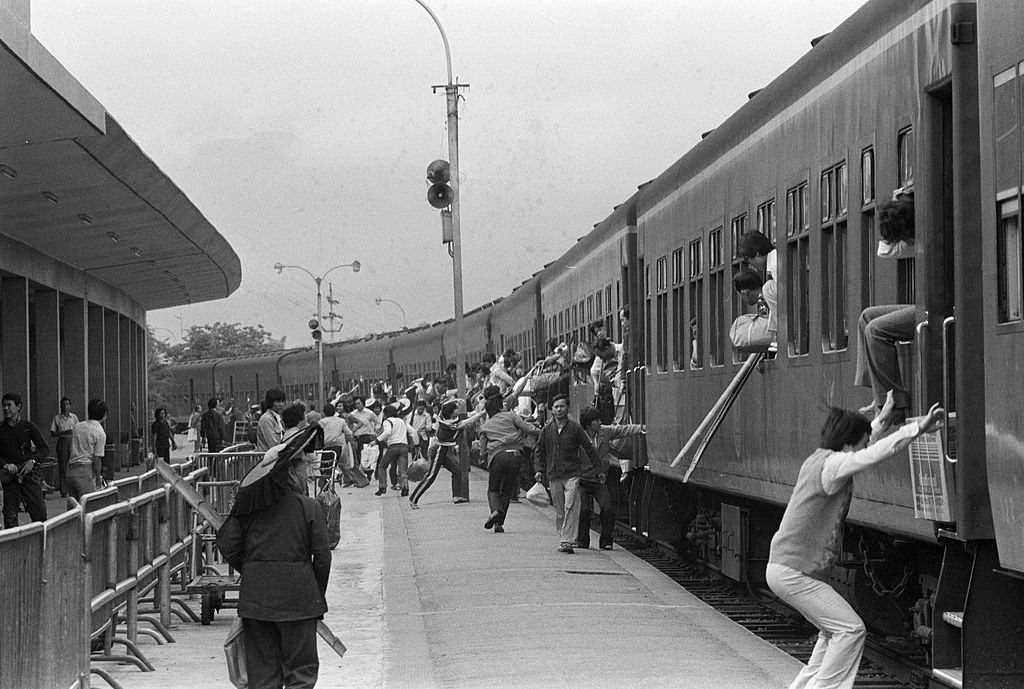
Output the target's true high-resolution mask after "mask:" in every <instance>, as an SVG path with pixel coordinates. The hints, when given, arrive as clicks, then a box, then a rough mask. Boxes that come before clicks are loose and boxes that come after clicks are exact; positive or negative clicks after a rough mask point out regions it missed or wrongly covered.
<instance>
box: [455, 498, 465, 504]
mask: <svg viewBox="0 0 1024 689" xmlns="http://www.w3.org/2000/svg"><path fill="white" fill-rule="evenodd" d="M452 502H454V503H455V504H456V505H460V504H462V503H464V502H469V498H452Z"/></svg>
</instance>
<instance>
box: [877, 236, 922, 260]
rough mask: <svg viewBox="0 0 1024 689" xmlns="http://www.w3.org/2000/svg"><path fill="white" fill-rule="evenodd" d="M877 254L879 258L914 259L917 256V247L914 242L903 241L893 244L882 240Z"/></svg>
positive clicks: (879, 242)
mask: <svg viewBox="0 0 1024 689" xmlns="http://www.w3.org/2000/svg"><path fill="white" fill-rule="evenodd" d="M876 253H877V254H878V257H879V258H914V257H915V256H916V255H917V247H916V245H915V244H914V242H906V241H904V240H902V239H901V240H900V241H898V242H893V243H890V242H887V241H885V240H884V239H880V240H878V251H877V252H876Z"/></svg>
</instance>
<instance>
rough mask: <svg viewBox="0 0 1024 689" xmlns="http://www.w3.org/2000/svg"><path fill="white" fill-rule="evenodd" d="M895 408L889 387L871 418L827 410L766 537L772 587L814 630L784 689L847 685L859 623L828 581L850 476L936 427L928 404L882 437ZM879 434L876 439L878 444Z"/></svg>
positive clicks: (858, 649)
mask: <svg viewBox="0 0 1024 689" xmlns="http://www.w3.org/2000/svg"><path fill="white" fill-rule="evenodd" d="M893 407H894V399H893V395H892V393H891V392H890V393H889V395H888V397H887V399H886V401H885V404H884V405H883V407H882V409H881V411H880V412H879V414H878V415H877V416H876V417H875V420H874V421H868V419H867V417H865V416H864V415H863V414H860V413H859V412H855V411H850V410H847V409H836V408H833V409H832V410H831V411H829V414H828V417H827V418H826V419H825V425H824V426H823V427H822V429H821V445H820V447H819V448H818V449H817V450H815V451H814V453H813V454H811V456H810V457H808V458H807V459H806V460H804V463H803V466H801V467H800V473H799V475H798V476H797V479H796V486H794V488H793V495H792V497H791V498H790V499H789V504H788V505H787V506H786V512H785V514H783V516H782V523H781V524H779V530H778V532H777V533H776V534H775V536H774V537H773V538H772V543H771V550H770V552H769V555H768V568H767V571H766V574H765V578H766V580H767V582H768V586H769V587H771V590H772V591H773V592H774V593H775V594H776V595H777V596H778V597H779V598H781V599H782V600H783V601H784V602H785V603H787V604H788V605H790V606H792V607H793V608H794V609H796V610H797V611H798V612H800V614H802V615H803V616H804V617H806V618H807V620H808V621H809V622H811V623H812V624H813V625H814V626H815V627H817V628H818V630H819V633H818V641H817V643H816V644H815V645H814V651H813V652H812V653H811V657H810V659H809V660H808V661H807V666H806V667H804V668H803V670H801V671H800V674H798V675H797V677H796V679H794V680H793V683H792V684H790V689H803V688H804V687H815V688H816V689H850V688H851V687H853V682H854V679H856V676H857V666H858V665H860V657H861V653H862V651H863V650H864V638H865V634H866V632H865V629H864V623H863V621H862V620H861V619H860V617H858V616H857V613H856V612H854V610H853V608H852V607H850V604H849V603H847V602H846V600H845V599H843V597H842V596H840V595H839V594H838V593H836V591H835V590H834V589H833V588H832V587H831V586H830V585H829V584H828V583H827V582H828V574H829V570H830V569H831V567H832V565H833V564H834V563H835V561H836V559H837V558H838V557H839V554H840V552H841V551H842V547H843V522H844V521H845V520H846V514H847V512H848V511H849V509H850V500H851V499H852V497H853V477H854V476H855V475H856V474H858V473H859V472H861V471H864V470H865V469H869V468H870V467H872V466H873V465H875V464H878V463H880V462H882V461H884V460H886V459H889V458H890V457H893V456H895V455H897V454H899V453H900V452H901V451H902V450H904V449H905V448H906V447H907V446H908V445H910V442H911V441H912V440H913V439H914V438H916V437H917V436H919V435H921V434H922V433H930V432H932V431H935V430H937V429H938V428H939V427H940V426H941V420H942V418H943V411H942V409H941V408H939V405H937V404H936V405H934V406H933V407H932V408H931V409H930V410H929V412H928V415H927V416H925V417H924V418H921V419H917V420H912V421H911V422H909V423H906V424H904V425H903V426H902V427H900V428H898V429H897V430H895V431H893V432H892V433H890V434H889V435H887V436H886V437H884V438H882V439H880V440H878V437H879V436H880V435H881V434H882V433H883V432H884V431H885V430H886V429H888V428H889V427H890V425H891V424H890V418H891V416H892V412H893ZM876 440H877V442H876Z"/></svg>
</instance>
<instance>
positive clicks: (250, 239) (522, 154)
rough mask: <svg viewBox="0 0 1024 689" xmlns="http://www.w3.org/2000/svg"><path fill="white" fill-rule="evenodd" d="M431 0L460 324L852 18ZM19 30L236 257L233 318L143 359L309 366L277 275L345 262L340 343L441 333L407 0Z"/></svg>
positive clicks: (186, 2) (421, 84) (666, 1)
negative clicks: (271, 356)
mask: <svg viewBox="0 0 1024 689" xmlns="http://www.w3.org/2000/svg"><path fill="white" fill-rule="evenodd" d="M426 1H427V3H428V4H429V6H430V7H431V9H432V10H433V11H434V13H435V14H436V15H437V17H438V19H439V20H440V22H441V24H442V26H443V27H444V30H445V33H446V34H447V37H448V42H449V45H450V48H451V59H452V70H453V75H454V76H455V77H456V79H457V81H459V82H460V83H465V84H469V88H467V89H463V90H462V94H463V98H464V100H462V101H460V105H459V108H460V111H459V115H460V119H459V164H460V183H461V188H460V200H461V233H462V251H463V285H464V295H465V297H464V298H465V306H466V310H467V311H468V310H471V309H473V308H475V307H476V306H479V305H481V304H483V303H486V302H489V301H491V300H492V299H496V298H499V297H502V296H506V295H508V294H509V293H511V291H512V289H513V288H514V287H516V286H517V285H519V284H520V283H521V282H522V281H523V280H525V279H526V278H528V277H529V276H530V275H532V274H533V273H534V272H536V271H537V270H539V269H540V268H541V267H542V266H543V265H544V264H545V263H548V262H550V261H552V260H553V259H555V258H557V257H558V256H560V255H561V254H562V253H564V252H565V251H566V250H568V249H569V248H570V247H571V246H572V244H573V243H574V242H575V241H576V239H577V238H578V237H580V236H582V235H584V234H586V233H587V232H589V231H590V230H591V229H592V228H593V225H594V224H595V223H597V222H600V221H601V220H603V219H604V218H606V217H607V216H608V215H609V214H610V213H611V212H612V208H613V207H614V206H615V205H617V204H619V203H621V202H622V201H624V200H626V199H628V198H629V197H630V196H631V195H632V194H633V192H634V191H636V188H637V186H638V185H640V184H642V183H644V182H646V181H648V180H650V179H652V178H654V177H657V176H658V175H659V174H660V173H661V172H662V171H664V170H665V169H666V168H668V167H669V166H670V165H671V164H672V163H674V162H675V161H676V160H678V159H679V158H680V157H681V156H682V155H683V154H685V153H686V152H687V151H688V150H689V149H690V148H692V147H693V146H694V145H696V144H697V143H698V142H699V141H700V135H701V133H702V132H704V131H707V130H709V129H713V128H714V127H716V126H717V125H718V124H720V123H721V122H722V121H724V120H725V119H726V118H728V116H729V115H730V114H732V113H733V112H735V111H736V110H737V109H738V108H739V107H740V106H742V105H743V103H745V102H746V100H747V94H748V93H750V92H752V91H755V90H757V89H759V88H762V87H764V86H765V85H767V84H768V83H769V82H770V81H771V80H772V79H774V78H775V77H776V76H778V75H779V74H780V73H782V72H783V71H784V70H785V69H786V68H787V67H788V66H789V65H791V64H793V63H794V62H795V61H796V60H797V59H799V58H800V56H802V55H803V54H804V53H806V52H807V51H808V50H809V49H810V40H811V39H812V38H814V37H816V36H819V35H821V34H825V33H828V32H829V31H831V30H832V29H833V28H835V27H836V26H838V25H839V24H840V23H842V21H843V20H845V19H846V18H847V17H849V16H850V15H851V14H853V12H855V11H856V10H857V9H858V8H859V7H860V5H861V4H862V2H861V1H860V0H827V1H826V2H822V1H821V0H771V1H767V0H743V1H728V0H701V1H700V2H697V1H694V0H647V1H645V0H588V1H582V0H426ZM32 32H33V34H34V35H35V36H36V37H37V38H38V39H39V40H40V41H41V42H42V44H43V45H44V46H45V47H46V48H47V49H48V50H49V51H50V52H51V53H53V55H54V56H55V57H56V58H57V59H58V60H60V62H61V63H62V64H63V65H64V66H65V68H67V69H68V70H69V71H70V72H71V74H73V75H74V76H75V77H76V78H77V79H78V80H79V81H80V82H81V83H82V84H83V85H84V86H85V88H86V89H87V90H88V91H90V92H91V93H92V94H93V95H94V96H95V97H96V98H97V99H98V100H99V101H100V102H101V103H102V104H103V105H104V107H105V108H106V109H107V111H108V112H109V113H110V114H111V115H112V116H113V117H114V118H115V119H116V120H117V121H118V122H119V123H120V124H121V125H122V126H123V127H124V129H125V131H126V132H127V133H128V135H129V136H131V137H132V138H133V139H134V140H135V141H136V142H137V143H138V144H139V146H140V148H141V149H142V151H143V152H144V153H146V154H147V155H148V156H149V157H150V158H151V159H153V160H154V161H155V162H156V164H157V165H158V166H159V167H160V169H161V170H163V172H164V173H165V174H166V175H167V176H168V177H169V178H170V179H171V180H172V181H173V182H174V183H175V184H176V185H177V186H178V187H179V188H181V189H182V190H183V191H184V192H185V193H186V194H187V195H188V196H189V198H190V199H191V200H192V202H193V203H194V204H195V205H196V207H197V208H199V210H200V211H201V212H202V213H203V214H204V215H205V217H206V218H207V219H208V220H209V221H210V222H211V223H212V224H213V226H214V227H215V228H217V230H218V231H219V232H220V233H221V234H222V235H223V236H224V237H225V238H226V239H227V240H228V241H229V242H230V244H231V246H232V247H233V248H234V250H235V252H236V253H237V254H238V256H239V258H240V259H241V264H242V283H241V286H240V287H239V289H238V290H237V291H236V292H235V293H234V294H232V295H231V296H230V297H228V298H226V299H221V300H218V301H214V302H207V303H204V304H195V305H187V306H182V307H176V308H170V309H161V310H158V311H151V312H149V314H148V320H149V323H150V325H151V326H153V328H154V332H155V334H156V336H157V337H158V338H160V339H164V340H166V341H167V342H169V343H171V344H175V343H177V342H178V341H179V339H180V336H181V331H182V330H184V331H186V332H187V330H188V328H189V327H190V326H192V325H202V324H207V323H213V322H215V321H224V322H239V323H242V324H245V325H256V324H260V325H262V326H263V327H265V328H266V329H267V330H269V331H270V332H271V333H272V334H273V335H274V336H275V337H281V336H286V338H287V341H286V343H287V346H290V347H297V346H307V345H308V344H310V343H311V338H310V336H309V330H308V328H307V325H306V323H307V321H308V320H309V318H310V317H311V316H312V315H313V314H315V312H316V285H315V282H314V280H313V279H312V277H311V276H310V275H307V274H305V273H303V272H302V271H300V270H295V269H286V270H285V271H284V272H283V273H282V274H280V275H278V274H276V273H275V271H274V264H275V263H278V262H280V263H283V264H285V265H298V266H301V267H303V268H305V269H307V270H308V271H309V272H310V273H312V274H313V275H323V274H324V273H325V271H328V270H329V269H330V268H332V267H333V266H336V265H339V264H344V263H350V262H352V261H353V260H358V261H359V262H360V263H361V265H362V269H361V270H360V272H358V273H353V272H352V271H351V270H350V269H348V268H339V269H337V270H334V271H332V272H331V273H330V274H329V275H328V276H327V277H326V279H325V280H324V292H325V302H324V312H325V313H326V312H327V311H328V308H327V304H326V292H327V288H328V283H329V284H330V287H331V288H332V289H333V295H334V298H335V299H336V300H338V302H339V303H338V305H337V306H336V307H335V311H336V312H337V313H338V314H340V315H341V316H342V319H341V320H338V321H335V324H334V327H335V328H337V327H339V325H342V324H343V327H342V329H341V331H340V332H339V333H338V334H336V335H335V336H334V337H335V338H336V339H338V340H341V339H348V338H352V337H358V336H362V335H365V334H367V333H371V332H383V331H388V330H395V329H398V328H401V327H402V326H403V325H404V324H406V323H407V324H408V325H409V326H414V325H417V324H420V323H424V322H434V321H438V320H443V319H446V318H450V317H452V315H453V313H454V306H453V296H452V295H453V290H452V262H451V259H450V258H449V256H448V253H447V250H446V248H445V246H444V245H443V244H442V243H441V220H440V216H439V212H438V211H437V210H435V209H433V208H431V207H430V206H429V205H428V204H427V201H426V191H427V182H426V180H425V173H426V167H427V165H428V163H430V162H431V161H432V160H434V159H437V158H447V132H446V109H445V97H444V95H443V91H439V92H438V93H436V94H435V93H432V90H431V86H433V85H438V84H444V83H445V82H446V81H447V68H446V64H445V58H444V46H443V43H442V40H441V35H440V33H439V32H438V29H437V27H436V25H435V24H434V22H433V20H432V19H431V18H430V16H429V14H427V12H426V11H425V10H424V9H423V8H422V7H421V6H420V5H419V4H417V2H415V0H334V1H332V2H328V1H326V0H321V1H320V2H311V1H307V0H289V1H287V2H286V1H284V0H260V1H259V2H258V3H257V2H254V1H253V0H246V1H244V2H243V1H239V0H222V1H221V0H177V1H175V2H167V1H166V0H33V2H32ZM376 298H381V299H383V300H384V301H382V302H381V303H380V304H379V305H378V304H376V303H375V300H376ZM387 300H391V301H394V302H398V304H400V305H401V308H402V309H404V311H405V314H406V315H407V321H406V320H403V315H402V312H401V310H400V309H399V307H398V306H395V305H394V304H393V303H391V301H387ZM329 337H330V336H328V338H329Z"/></svg>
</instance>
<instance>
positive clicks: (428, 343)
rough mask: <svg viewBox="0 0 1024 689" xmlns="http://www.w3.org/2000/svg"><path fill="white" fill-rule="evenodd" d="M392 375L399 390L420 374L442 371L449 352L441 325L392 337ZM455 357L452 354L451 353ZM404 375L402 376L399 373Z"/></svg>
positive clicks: (407, 331) (427, 374)
mask: <svg viewBox="0 0 1024 689" xmlns="http://www.w3.org/2000/svg"><path fill="white" fill-rule="evenodd" d="M390 350H391V365H392V371H393V373H392V375H394V376H395V378H396V379H397V384H398V388H399V389H404V388H405V387H407V386H408V385H409V382H410V381H412V380H413V379H415V378H418V377H420V376H425V375H426V376H433V375H437V374H440V373H441V372H442V371H443V370H444V366H445V352H444V346H443V343H442V341H441V327H439V325H431V326H425V327H421V328H416V329H414V330H404V331H402V332H400V333H396V334H395V335H394V336H393V337H392V338H391V347H390ZM449 356H451V355H449ZM399 373H401V374H402V375H401V378H400V379H398V374H399Z"/></svg>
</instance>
